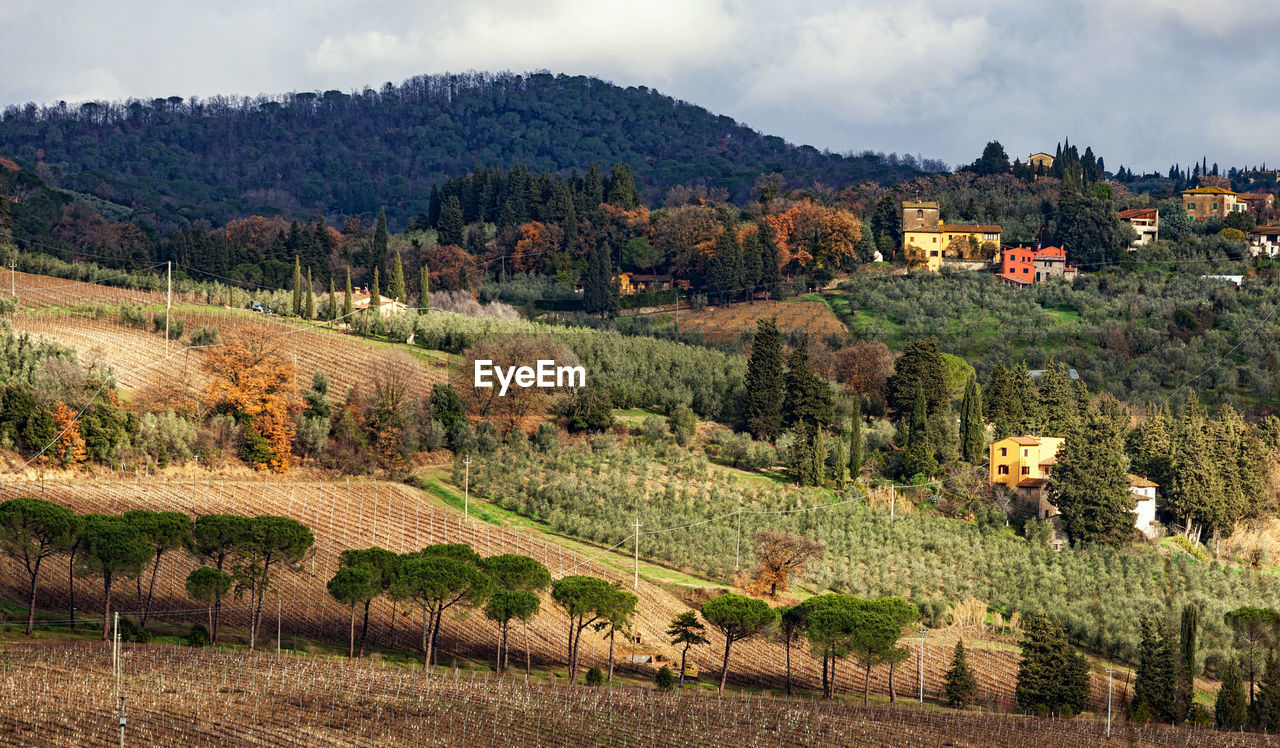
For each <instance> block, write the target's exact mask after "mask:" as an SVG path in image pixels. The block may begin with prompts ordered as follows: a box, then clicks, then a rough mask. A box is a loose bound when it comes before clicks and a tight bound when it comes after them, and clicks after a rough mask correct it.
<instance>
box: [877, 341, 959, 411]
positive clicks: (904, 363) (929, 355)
mask: <svg viewBox="0 0 1280 748" xmlns="http://www.w3.org/2000/svg"><path fill="white" fill-rule="evenodd" d="M893 368H894V373H893V376H891V377H889V379H888V381H887V382H886V385H887V386H888V391H889V392H888V398H887V400H888V402H889V406H890V407H891V408H892V409H893V410H894V411H895V412H897V413H898V414H899V415H905V414H907V413H910V412H911V406H912V404H913V403H914V402H915V396H916V388H917V387H919V388H920V389H921V390H922V391H923V392H924V397H925V402H926V403H927V405H928V412H929V413H931V414H932V413H936V412H938V411H939V410H941V409H942V407H943V406H944V405H946V404H947V403H949V402H950V400H951V393H950V390H949V389H948V387H947V376H946V367H945V366H944V365H943V363H942V353H941V352H940V351H939V350H938V341H937V339H936V338H925V339H924V340H916V341H912V342H910V343H907V344H906V346H904V347H903V349H902V355H901V356H899V357H898V359H897V360H896V361H894V364H893Z"/></svg>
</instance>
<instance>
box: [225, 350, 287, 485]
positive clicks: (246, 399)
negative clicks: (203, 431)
mask: <svg viewBox="0 0 1280 748" xmlns="http://www.w3.org/2000/svg"><path fill="white" fill-rule="evenodd" d="M204 369H205V372H206V373H207V374H208V375H209V377H208V382H207V383H206V384H205V387H204V402H205V405H206V407H208V408H210V409H211V410H213V411H214V412H216V413H225V414H228V415H231V416H232V417H234V418H235V419H236V422H237V423H239V424H240V426H241V428H242V429H243V430H244V441H245V447H244V453H243V457H244V459H245V461H247V462H249V463H250V464H252V465H253V466H254V467H255V468H259V469H261V468H263V467H266V468H270V469H271V470H273V471H275V472H277V473H283V472H285V471H286V470H288V469H289V458H290V450H291V448H292V446H293V436H294V432H295V430H296V427H295V425H294V420H293V418H294V414H295V413H297V411H298V409H299V407H300V403H299V402H298V396H297V391H296V390H295V388H294V384H293V365H292V364H289V363H288V362H286V361H285V360H284V357H283V356H281V355H280V353H279V351H278V350H277V345H276V344H275V343H274V342H273V341H272V340H271V339H269V338H266V337H260V338H255V337H251V336H245V337H240V338H235V339H232V340H230V341H228V342H227V343H226V344H224V345H219V346H213V347H211V348H209V349H207V351H206V352H205V359H204Z"/></svg>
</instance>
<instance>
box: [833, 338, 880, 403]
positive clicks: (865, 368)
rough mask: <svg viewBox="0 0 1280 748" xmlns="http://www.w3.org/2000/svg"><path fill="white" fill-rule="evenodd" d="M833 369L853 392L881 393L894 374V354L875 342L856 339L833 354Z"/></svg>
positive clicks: (862, 393) (861, 393) (837, 376)
mask: <svg viewBox="0 0 1280 748" xmlns="http://www.w3.org/2000/svg"><path fill="white" fill-rule="evenodd" d="M835 370H836V378H837V379H839V380H840V381H841V382H843V383H845V384H847V385H848V386H849V388H850V389H851V390H853V391H854V392H856V393H858V394H860V395H865V394H871V393H875V394H881V393H883V392H884V386H885V383H886V382H887V381H888V380H889V377H890V376H891V375H892V374H893V354H892V353H890V352H889V347H888V346H886V345H885V344H884V343H881V342H880V341H878V340H859V341H858V342H856V343H854V344H853V345H851V346H849V347H848V348H845V349H843V350H841V351H840V352H839V353H837V354H836V366H835Z"/></svg>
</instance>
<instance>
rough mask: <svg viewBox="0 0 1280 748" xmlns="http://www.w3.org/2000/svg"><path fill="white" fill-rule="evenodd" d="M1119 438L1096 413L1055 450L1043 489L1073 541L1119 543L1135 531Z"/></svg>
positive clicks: (1108, 421) (1122, 447) (1122, 441)
mask: <svg viewBox="0 0 1280 748" xmlns="http://www.w3.org/2000/svg"><path fill="white" fill-rule="evenodd" d="M1126 462H1127V460H1126V458H1125V454H1124V437H1123V435H1122V434H1121V433H1120V432H1119V430H1118V429H1117V427H1116V424H1115V422H1114V421H1113V420H1111V419H1110V418H1107V417H1106V416H1105V415H1103V414H1102V413H1100V412H1097V411H1095V412H1092V413H1089V414H1088V416H1086V419H1085V422H1084V424H1083V425H1082V426H1081V428H1079V429H1076V430H1074V431H1071V432H1069V433H1068V434H1067V437H1066V440H1065V441H1063V443H1062V448H1061V449H1060V450H1059V451H1058V464H1057V465H1055V466H1054V468H1053V474H1052V477H1051V478H1050V480H1049V485H1048V490H1049V496H1050V497H1051V498H1050V500H1051V501H1052V502H1053V503H1054V504H1055V505H1056V506H1057V507H1058V509H1059V510H1061V512H1062V519H1063V524H1064V525H1065V526H1066V529H1067V533H1068V534H1069V535H1070V536H1071V539H1072V540H1073V541H1074V542H1075V543H1111V544H1116V543H1123V542H1125V541H1127V540H1129V539H1130V538H1131V537H1132V536H1133V533H1134V524H1133V521H1134V520H1133V512H1132V509H1133V506H1134V500H1133V498H1132V496H1131V495H1130V489H1129V478H1128V475H1127V473H1126V467H1127V465H1126Z"/></svg>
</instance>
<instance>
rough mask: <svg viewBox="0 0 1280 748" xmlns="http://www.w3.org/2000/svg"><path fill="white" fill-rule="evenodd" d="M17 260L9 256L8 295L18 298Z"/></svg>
mask: <svg viewBox="0 0 1280 748" xmlns="http://www.w3.org/2000/svg"><path fill="white" fill-rule="evenodd" d="M17 275H18V261H17V260H15V259H13V258H12V257H11V258H9V295H10V296H12V297H13V298H15V299H16V298H18V278H17Z"/></svg>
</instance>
